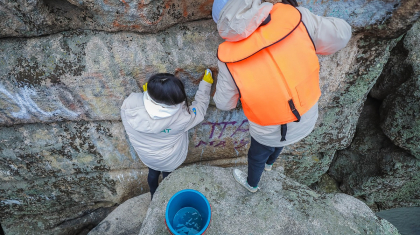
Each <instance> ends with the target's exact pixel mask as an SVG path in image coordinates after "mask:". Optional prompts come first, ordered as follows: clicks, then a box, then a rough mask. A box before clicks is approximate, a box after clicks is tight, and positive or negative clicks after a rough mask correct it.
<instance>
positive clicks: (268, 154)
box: [247, 137, 283, 187]
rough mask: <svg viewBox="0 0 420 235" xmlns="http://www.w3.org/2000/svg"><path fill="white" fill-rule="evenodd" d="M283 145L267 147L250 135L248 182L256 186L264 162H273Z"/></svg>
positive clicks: (269, 163)
mask: <svg viewBox="0 0 420 235" xmlns="http://www.w3.org/2000/svg"><path fill="white" fill-rule="evenodd" d="M282 149H283V147H269V146H265V145H263V144H260V143H258V142H257V141H256V140H254V138H252V137H251V147H249V150H248V179H247V181H248V184H249V185H250V186H252V187H257V186H258V183H259V182H260V178H261V175H262V173H263V171H264V167H265V164H268V165H271V164H273V163H274V162H275V161H276V159H277V158H278V156H279V155H280V153H281V150H282Z"/></svg>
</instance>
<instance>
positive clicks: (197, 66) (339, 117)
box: [0, 20, 390, 184]
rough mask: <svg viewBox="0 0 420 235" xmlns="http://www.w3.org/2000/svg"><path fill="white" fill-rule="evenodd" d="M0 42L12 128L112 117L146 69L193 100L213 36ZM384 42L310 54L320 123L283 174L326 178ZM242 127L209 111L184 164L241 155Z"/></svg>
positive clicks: (1, 97)
mask: <svg viewBox="0 0 420 235" xmlns="http://www.w3.org/2000/svg"><path fill="white" fill-rule="evenodd" d="M3 41H4V43H3V44H1V46H0V47H1V48H2V51H4V55H7V57H4V58H7V59H0V68H1V70H0V71H1V72H0V73H1V77H3V78H7V79H2V80H0V104H2V106H3V107H6V108H5V109H3V110H0V123H2V124H3V125H15V124H18V123H36V122H55V121H63V120H69V121H79V120H86V121H95V120H119V119H120V112H119V107H120V106H121V103H122V101H123V99H124V98H125V97H126V96H127V95H128V94H129V93H131V92H133V91H134V92H135V91H137V92H138V91H139V88H138V87H139V85H142V84H144V83H145V81H146V79H147V78H148V77H149V76H150V75H151V74H153V73H156V72H172V73H175V74H176V75H178V76H179V77H180V78H181V79H182V80H183V81H184V83H185V84H186V88H187V94H188V96H189V97H193V95H194V94H195V92H196V90H197V82H198V81H200V79H201V75H202V73H203V72H202V71H204V68H206V67H210V68H213V70H214V71H215V72H217V71H216V68H215V67H214V66H215V64H216V61H217V59H216V56H215V51H217V45H218V44H219V43H220V42H221V39H220V38H219V36H218V34H217V31H216V28H215V24H214V23H213V22H212V21H211V20H210V21H201V22H193V23H187V24H184V25H178V26H175V27H172V28H170V29H168V30H166V31H164V32H161V33H158V34H154V35H137V34H133V33H119V34H109V33H104V32H92V31H83V32H72V33H62V34H56V35H53V36H48V37H43V38H39V39H38V38H37V39H20V40H17V41H16V40H12V39H7V40H6V39H5V40H3ZM389 45H390V43H389V42H388V41H386V40H373V39H372V40H371V39H367V38H364V37H361V36H360V35H359V36H355V37H354V38H353V39H352V40H351V42H350V43H349V45H348V46H347V47H346V48H345V49H343V50H341V51H340V52H338V53H336V54H334V55H331V56H320V61H321V73H320V76H321V87H322V91H323V93H324V95H323V96H322V98H321V100H320V102H319V105H320V118H319V121H318V124H317V127H316V129H315V131H314V132H313V134H312V135H310V136H308V137H307V138H306V139H304V140H303V141H301V142H300V143H297V144H295V145H293V146H290V147H288V148H286V149H285V151H284V155H283V156H285V158H284V159H286V161H284V164H283V165H285V168H286V173H287V174H290V175H291V176H293V177H295V178H296V179H298V180H299V181H300V182H302V183H305V184H312V183H314V182H316V181H317V180H318V179H319V177H320V176H321V175H322V174H324V173H325V172H326V171H327V169H328V165H329V164H330V162H331V160H332V156H333V154H334V151H336V150H337V149H344V148H345V147H347V146H348V145H349V143H350V141H351V138H352V135H353V133H354V130H355V126H356V122H357V118H358V115H359V112H360V107H361V106H362V104H363V102H364V99H365V97H366V95H367V93H368V91H369V90H370V88H371V87H372V86H373V84H374V82H375V81H376V78H377V77H378V76H379V74H380V71H381V70H382V67H383V65H384V64H385V62H386V59H387V57H388V55H389V51H388V48H389ZM81 84H82V85H81ZM247 130H248V123H247V120H246V118H245V116H244V115H243V112H242V110H241V109H240V108H238V109H236V110H233V111H230V112H222V111H218V110H216V109H215V107H211V108H210V109H209V110H208V115H207V116H206V120H205V121H204V122H203V123H202V124H200V125H199V126H198V127H196V128H195V129H194V131H193V132H192V133H191V134H190V136H191V140H192V141H191V142H190V155H189V159H188V161H187V163H191V162H198V161H214V160H220V159H232V158H235V157H242V156H245V153H246V149H247V147H249V135H248V132H247ZM320 160H321V161H320ZM242 162H243V161H242ZM299 166H305V167H299Z"/></svg>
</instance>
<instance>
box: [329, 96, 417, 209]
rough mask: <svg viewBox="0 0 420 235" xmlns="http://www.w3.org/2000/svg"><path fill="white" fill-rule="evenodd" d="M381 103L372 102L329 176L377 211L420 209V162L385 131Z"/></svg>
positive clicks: (345, 190) (332, 166) (346, 191)
mask: <svg viewBox="0 0 420 235" xmlns="http://www.w3.org/2000/svg"><path fill="white" fill-rule="evenodd" d="M379 105H380V103H379V102H378V101H375V100H373V99H371V98H370V99H368V100H367V102H366V104H365V106H364V108H363V111H362V113H361V115H360V118H359V123H358V124H357V129H356V135H355V137H354V139H353V142H352V143H351V145H350V147H349V148H347V149H345V150H342V151H337V153H336V156H335V159H334V161H333V163H332V164H331V168H330V169H329V172H328V174H329V175H331V176H332V177H333V178H334V179H335V180H336V181H338V182H339V185H340V189H341V190H342V191H343V192H345V193H347V194H350V195H353V196H355V197H358V198H360V199H362V200H363V201H365V202H366V203H367V205H369V206H370V207H371V208H372V209H374V210H384V209H389V208H394V207H404V206H420V201H419V200H418V198H419V197H420V160H418V159H416V158H414V157H413V156H412V155H410V154H409V152H407V151H405V150H403V149H400V148H398V147H397V146H395V145H394V144H393V143H392V142H391V141H390V140H389V139H388V138H387V137H386V136H385V134H384V133H383V132H382V129H381V128H380V125H379V124H380V123H379Z"/></svg>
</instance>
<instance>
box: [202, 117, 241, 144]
mask: <svg viewBox="0 0 420 235" xmlns="http://www.w3.org/2000/svg"><path fill="white" fill-rule="evenodd" d="M237 124H239V122H237V121H229V122H204V123H202V124H201V125H203V126H210V127H211V130H210V134H209V136H208V141H204V140H203V139H200V140H199V142H198V144H197V145H195V147H196V148H198V147H200V146H211V147H215V148H219V147H222V148H223V147H226V143H227V141H226V140H225V138H226V137H228V138H233V139H234V137H235V136H236V135H237V134H238V133H247V132H248V130H249V127H248V128H246V127H245V126H247V125H249V122H248V120H246V119H245V120H243V121H242V122H240V124H239V125H237ZM217 127H219V128H217ZM227 127H231V129H232V130H234V131H233V132H232V134H230V135H229V134H228V135H224V134H225V133H226V129H227ZM216 129H220V133H219V134H218V135H215V130H216ZM214 138H215V139H214ZM248 144H249V140H248V139H247V138H242V139H240V140H235V141H233V145H234V148H235V149H240V148H243V147H246V146H247V145H248Z"/></svg>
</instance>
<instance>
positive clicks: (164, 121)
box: [121, 92, 181, 133]
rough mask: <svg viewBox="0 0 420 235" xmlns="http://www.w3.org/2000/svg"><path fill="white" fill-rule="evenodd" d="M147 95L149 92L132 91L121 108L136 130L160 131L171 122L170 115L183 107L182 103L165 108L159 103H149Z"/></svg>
mask: <svg viewBox="0 0 420 235" xmlns="http://www.w3.org/2000/svg"><path fill="white" fill-rule="evenodd" d="M146 97H148V95H147V92H144V93H132V94H131V95H130V96H129V97H128V98H127V99H126V100H125V101H124V103H123V105H122V106H121V110H122V111H124V113H125V118H126V120H127V123H128V124H129V125H130V126H131V127H132V128H133V129H134V130H136V131H139V132H143V133H159V132H161V131H162V130H163V129H165V128H167V127H168V126H169V125H170V124H171V118H170V117H171V116H173V115H174V114H176V113H177V112H178V111H179V110H180V109H181V104H179V105H176V106H177V107H171V108H164V107H163V106H160V105H159V104H157V103H156V104H152V105H151V104H150V103H149V102H151V101H150V100H148V101H146ZM148 98H149V97H148ZM149 99H150V98H149ZM147 106H149V107H147ZM149 110H150V113H149Z"/></svg>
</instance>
